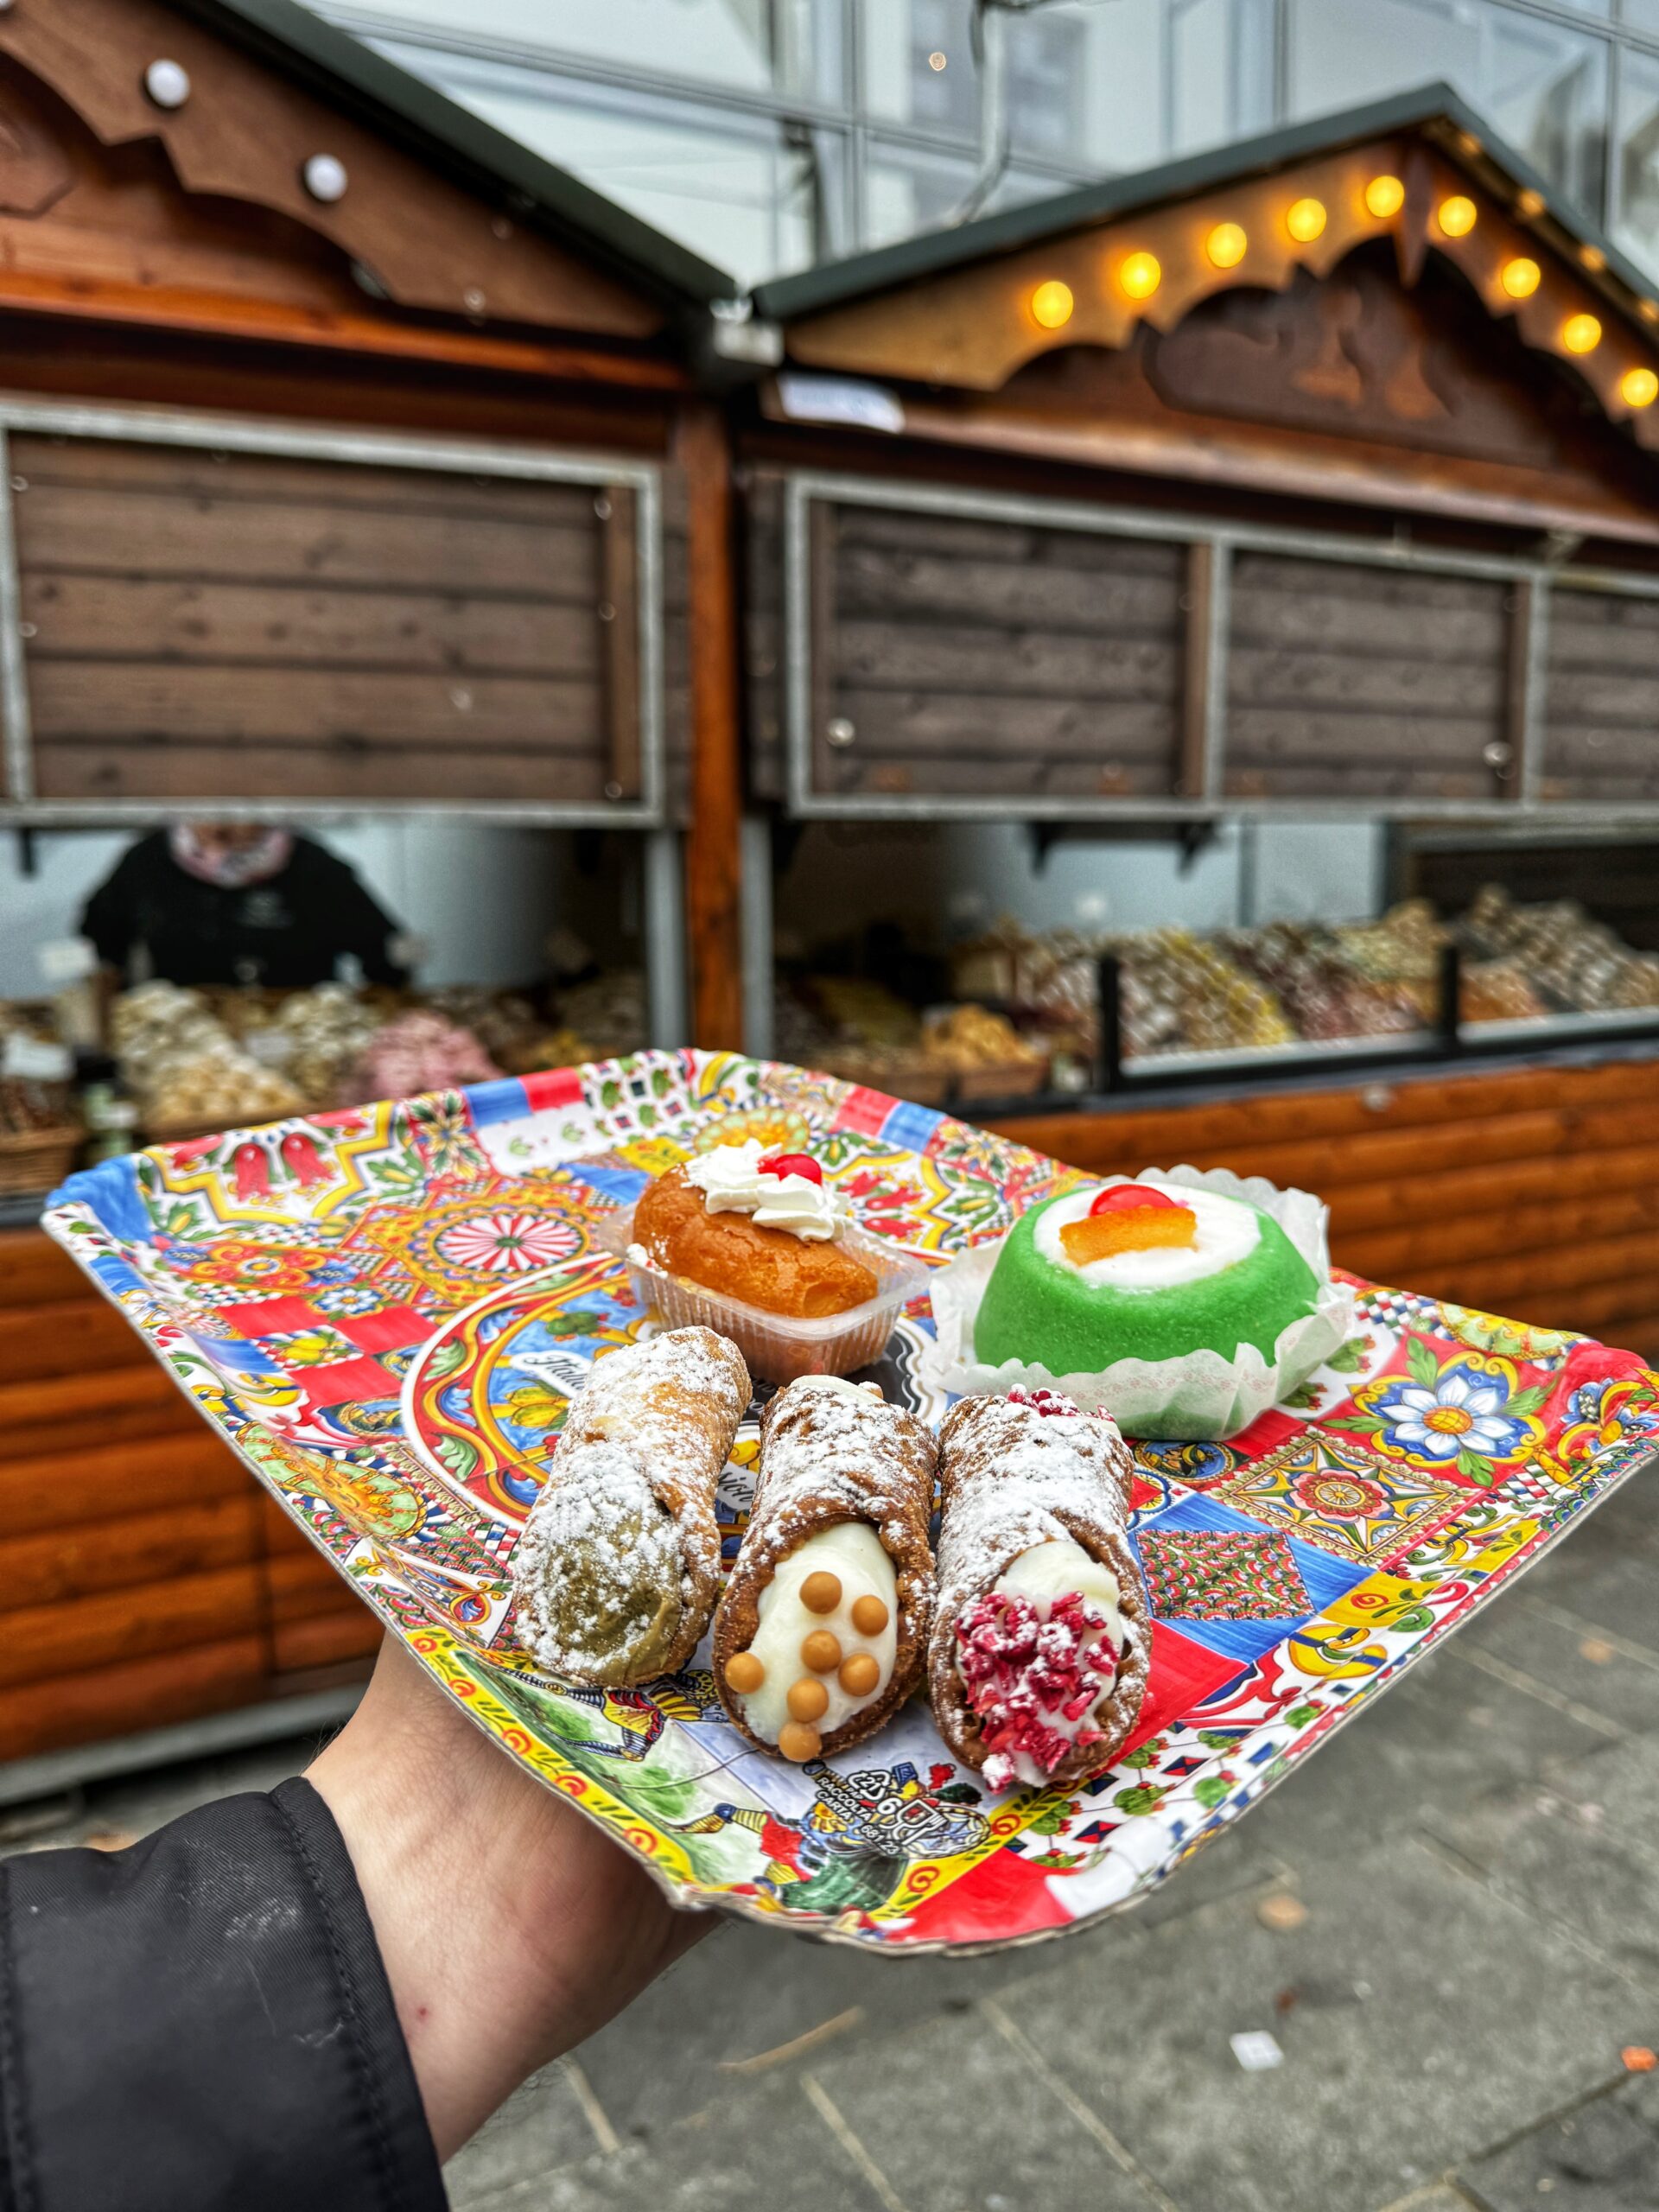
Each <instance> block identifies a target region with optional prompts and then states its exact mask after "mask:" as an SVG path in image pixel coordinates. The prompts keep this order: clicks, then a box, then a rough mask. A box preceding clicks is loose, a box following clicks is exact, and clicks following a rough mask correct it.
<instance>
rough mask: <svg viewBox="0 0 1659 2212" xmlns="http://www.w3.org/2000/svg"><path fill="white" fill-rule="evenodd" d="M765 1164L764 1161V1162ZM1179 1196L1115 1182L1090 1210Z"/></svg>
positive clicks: (1115, 1209) (1171, 1202)
mask: <svg viewBox="0 0 1659 2212" xmlns="http://www.w3.org/2000/svg"><path fill="white" fill-rule="evenodd" d="M762 1164H763V1165H764V1162H763V1163H762ZM1179 1204H1180V1200H1179V1198H1171V1197H1170V1195H1169V1193H1168V1192H1167V1191H1160V1190H1159V1189H1157V1188H1156V1187H1155V1186H1154V1185H1153V1184H1151V1183H1114V1184H1113V1185H1112V1186H1111V1188H1110V1189H1109V1190H1108V1191H1102V1192H1100V1194H1099V1196H1098V1197H1097V1198H1096V1200H1095V1202H1094V1204H1093V1205H1091V1206H1090V1209H1089V1211H1090V1213H1091V1214H1092V1213H1130V1212H1133V1211H1134V1210H1135V1208H1136V1207H1137V1206H1175V1205H1179Z"/></svg>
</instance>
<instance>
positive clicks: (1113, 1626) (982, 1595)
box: [928, 1389, 1152, 1789]
mask: <svg viewBox="0 0 1659 2212" xmlns="http://www.w3.org/2000/svg"><path fill="white" fill-rule="evenodd" d="M1132 1467H1133V1462H1132V1460H1131V1459H1130V1455H1129V1451H1128V1446H1127V1445H1126V1444H1125V1443H1124V1441H1123V1439H1122V1436H1121V1435H1119V1433H1118V1431H1117V1427H1116V1423H1115V1422H1114V1421H1112V1420H1111V1419H1110V1417H1109V1415H1107V1414H1082V1413H1080V1412H1079V1411H1078V1409H1077V1407H1076V1406H1075V1405H1073V1404H1072V1402H1071V1400H1070V1399H1069V1398H1065V1397H1062V1396H1061V1395H1059V1393H1058V1391H1051V1390H1039V1391H1037V1392H1035V1393H1034V1394H1033V1393H1028V1392H1027V1391H1026V1390H1024V1389H1015V1390H1014V1391H1012V1392H1011V1393H1010V1394H1009V1395H1008V1396H1007V1397H1006V1398H993V1397H979V1398H963V1399H962V1400H961V1401H960V1402H958V1403H957V1404H956V1405H955V1406H953V1407H952V1408H951V1409H950V1413H949V1414H946V1416H945V1419H944V1426H943V1427H942V1428H941V1429H940V1432H939V1477H940V1488H941V1503H942V1518H941V1522H940V1529H939V1597H938V1608H937V1610H936V1611H935V1614H934V1621H933V1632H932V1640H931V1647H930V1649H929V1654H928V1687H929V1694H930V1695H931V1699H932V1704H933V1719H934V1724H935V1726H937V1727H938V1731H939V1733H940V1734H941V1735H942V1736H943V1737H944V1740H945V1742H946V1743H947V1744H948V1745H950V1749H951V1750H952V1751H954V1752H955V1753H956V1755H957V1758H959V1759H961V1760H962V1761H963V1763H964V1764H966V1765H968V1766H970V1767H976V1768H977V1769H979V1770H981V1771H982V1773H983V1775H984V1777H985V1780H986V1782H987V1783H988V1786H989V1787H990V1788H991V1789H1011V1788H1013V1787H1014V1784H1016V1783H1026V1784H1027V1785H1028V1786H1032V1787H1037V1786H1040V1785H1044V1784H1048V1783H1053V1784H1057V1785H1060V1786H1064V1787H1068V1788H1069V1787H1070V1786H1071V1784H1072V1783H1077V1782H1081V1781H1084V1779H1086V1778H1087V1777H1089V1776H1090V1775H1093V1774H1098V1773H1100V1772H1101V1771H1102V1770H1103V1769H1104V1768H1106V1767H1108V1766H1109V1765H1110V1764H1111V1763H1112V1761H1113V1760H1114V1759H1115V1758H1116V1757H1117V1754H1118V1752H1119V1751H1120V1750H1121V1749H1122V1745H1123V1744H1124V1743H1125V1741H1126V1740H1127V1739H1128V1735H1129V1732H1130V1731H1131V1730H1132V1729H1133V1727H1134V1726H1135V1719H1136V1717H1137V1715H1138V1714H1139V1713H1140V1710H1141V1700H1142V1698H1143V1697H1144V1696H1145V1694H1146V1688H1147V1662H1148V1661H1149V1659H1150V1656H1151V1652H1152V1616H1151V1610H1150V1607H1149V1606H1148V1605H1147V1593H1146V1587H1145V1585H1144V1584H1143V1583H1142V1581H1141V1569H1140V1566H1139V1563H1138V1562H1137V1560H1136V1559H1135V1553H1134V1551H1133V1549H1132V1548H1131V1547H1130V1544H1129V1539H1128V1489H1129V1478H1130V1474H1131V1471H1132Z"/></svg>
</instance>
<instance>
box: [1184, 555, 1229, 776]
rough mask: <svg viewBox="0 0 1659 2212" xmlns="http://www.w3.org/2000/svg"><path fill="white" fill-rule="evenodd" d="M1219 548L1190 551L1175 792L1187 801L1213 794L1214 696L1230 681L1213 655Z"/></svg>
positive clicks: (1187, 573)
mask: <svg viewBox="0 0 1659 2212" xmlns="http://www.w3.org/2000/svg"><path fill="white" fill-rule="evenodd" d="M1215 601H1216V549H1215V547H1214V545H1213V544H1211V543H1210V541H1209V540H1208V539H1207V538H1200V539H1199V540H1198V543H1196V544H1195V545H1191V546H1189V547H1188V548H1187V555H1186V590H1185V594H1184V595H1183V598H1182V601H1181V606H1182V610H1183V613H1184V614H1185V652H1184V657H1183V658H1184V677H1183V682H1182V686H1181V749H1180V757H1179V760H1178V761H1177V762H1176V766H1175V790H1176V794H1177V796H1178V797H1179V798H1209V796H1210V772H1211V761H1210V723H1211V715H1212V712H1213V702H1212V692H1213V689H1214V687H1215V685H1216V684H1217V683H1221V682H1223V681H1224V671H1222V670H1220V669H1218V668H1217V667H1216V666H1215V664H1214V658H1213V656H1212V654H1211V643H1212V638H1211V631H1212V627H1213V625H1214V621H1215Z"/></svg>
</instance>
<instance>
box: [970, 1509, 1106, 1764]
mask: <svg viewBox="0 0 1659 2212" xmlns="http://www.w3.org/2000/svg"><path fill="white" fill-rule="evenodd" d="M1119 1598H1120V1592H1119V1590H1118V1585H1117V1577H1116V1575H1115V1574H1114V1573H1112V1571H1111V1569H1110V1568H1109V1567H1103V1566H1102V1565H1101V1563H1100V1561H1099V1560H1096V1559H1095V1558H1093V1557H1092V1556H1091V1555H1090V1554H1089V1553H1088V1552H1086V1551H1084V1548H1083V1547H1082V1545H1081V1544H1079V1543H1076V1542H1074V1541H1072V1540H1071V1538H1070V1537H1056V1538H1054V1539H1052V1541H1049V1542H1047V1543H1042V1544H1035V1545H1033V1547H1032V1548H1031V1549H1030V1550H1029V1551H1026V1552H1021V1553H1020V1555H1019V1556H1018V1558H1016V1559H1014V1560H1010V1561H1009V1563H1008V1565H1007V1567H1005V1568H1004V1569H1003V1571H1002V1573H1001V1575H999V1576H998V1578H997V1580H996V1581H995V1583H994V1584H993V1585H992V1586H991V1588H990V1589H989V1590H988V1591H987V1592H985V1594H984V1595H983V1596H982V1598H980V1599H978V1600H977V1601H976V1604H975V1605H973V1606H972V1607H971V1608H970V1609H969V1611H968V1612H967V1613H966V1614H965V1615H964V1616H963V1620H962V1622H961V1623H960V1624H959V1625H958V1628H957V1671H958V1672H959V1674H960V1675H961V1676H962V1681H963V1689H964V1691H965V1692H966V1694H967V1697H968V1702H969V1706H970V1707H972V1709H973V1713H974V1716H975V1718H976V1719H977V1720H978V1722H979V1724H980V1732H981V1734H982V1736H983V1738H984V1739H985V1742H986V1744H987V1745H988V1746H989V1756H988V1758H987V1759H986V1761H985V1767H984V1774H985V1781H986V1784H987V1786H988V1788H989V1789H1012V1788H1013V1786H1014V1783H1016V1782H1019V1783H1025V1784H1027V1787H1030V1788H1035V1787H1037V1786H1039V1785H1040V1784H1041V1783H1046V1781H1047V1780H1048V1777H1050V1775H1051V1774H1052V1773H1053V1771H1054V1770H1055V1769H1056V1768H1057V1767H1058V1765H1059V1764H1060V1763H1061V1762H1062V1760H1064V1759H1065V1758H1068V1757H1069V1756H1070V1754H1071V1752H1072V1751H1073V1750H1074V1749H1075V1748H1076V1747H1077V1745H1078V1744H1080V1743H1083V1744H1086V1743H1088V1742H1089V1741H1090V1739H1091V1738H1095V1737H1099V1736H1100V1735H1102V1733H1103V1732H1102V1730H1101V1729H1100V1727H1099V1726H1098V1723H1097V1716H1098V1714H1099V1711H1100V1707H1101V1706H1102V1705H1103V1703H1104V1702H1105V1700H1107V1699H1108V1698H1109V1696H1110V1695H1111V1694H1112V1691H1113V1689H1114V1688H1115V1687H1116V1681H1117V1670H1118V1664H1119V1662H1120V1660H1121V1659H1122V1654H1123V1649H1124V1646H1125V1643H1126V1642H1127V1640H1128V1626H1127V1624H1126V1623H1125V1621H1124V1619H1123V1615H1122V1609H1121V1606H1120V1604H1119Z"/></svg>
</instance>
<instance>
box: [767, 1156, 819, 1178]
mask: <svg viewBox="0 0 1659 2212" xmlns="http://www.w3.org/2000/svg"><path fill="white" fill-rule="evenodd" d="M760 1173H762V1174H763V1175H804V1176H805V1178H806V1179H807V1181H808V1182H809V1183H822V1182H823V1168H822V1167H820V1166H819V1165H818V1163H817V1160H814V1159H813V1157H812V1155H811V1154H810V1152H774V1153H773V1154H772V1156H771V1158H770V1159H769V1160H762V1161H761V1163H760Z"/></svg>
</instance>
